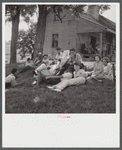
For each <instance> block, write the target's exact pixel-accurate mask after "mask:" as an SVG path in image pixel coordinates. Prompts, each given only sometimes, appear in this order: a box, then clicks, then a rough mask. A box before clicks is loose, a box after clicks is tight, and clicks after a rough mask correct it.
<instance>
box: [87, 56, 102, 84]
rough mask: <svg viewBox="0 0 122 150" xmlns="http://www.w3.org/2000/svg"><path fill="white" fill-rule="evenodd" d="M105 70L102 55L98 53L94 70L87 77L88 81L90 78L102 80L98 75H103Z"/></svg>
mask: <svg viewBox="0 0 122 150" xmlns="http://www.w3.org/2000/svg"><path fill="white" fill-rule="evenodd" d="M103 71H104V69H103V63H102V61H101V56H100V55H99V54H96V55H95V62H94V66H93V71H92V72H91V73H88V74H89V75H90V76H89V77H87V81H88V80H90V79H95V80H97V81H99V82H101V80H98V79H97V77H99V76H101V75H102V73H103Z"/></svg>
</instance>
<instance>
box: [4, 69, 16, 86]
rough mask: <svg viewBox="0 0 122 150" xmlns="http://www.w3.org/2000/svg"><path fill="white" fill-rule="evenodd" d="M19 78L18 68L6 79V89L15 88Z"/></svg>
mask: <svg viewBox="0 0 122 150" xmlns="http://www.w3.org/2000/svg"><path fill="white" fill-rule="evenodd" d="M18 76H19V71H18V69H16V68H13V69H12V70H11V74H10V75H8V76H7V77H6V78H5V88H9V87H14V86H16V85H18V84H17V82H16V79H17V78H18Z"/></svg>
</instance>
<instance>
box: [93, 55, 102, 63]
mask: <svg viewBox="0 0 122 150" xmlns="http://www.w3.org/2000/svg"><path fill="white" fill-rule="evenodd" d="M94 59H95V61H96V62H99V61H100V60H101V56H100V55H99V54H96V55H95V57H94Z"/></svg>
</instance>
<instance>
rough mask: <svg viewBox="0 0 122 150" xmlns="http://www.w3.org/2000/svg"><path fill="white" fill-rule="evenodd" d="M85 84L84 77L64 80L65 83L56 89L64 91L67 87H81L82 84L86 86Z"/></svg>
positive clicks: (61, 83)
mask: <svg viewBox="0 0 122 150" xmlns="http://www.w3.org/2000/svg"><path fill="white" fill-rule="evenodd" d="M85 82H86V79H85V78H84V77H78V78H73V79H68V80H64V81H62V82H60V83H59V84H58V85H56V87H55V88H56V89H59V90H61V91H62V90H63V89H64V88H66V87H67V86H71V85H81V84H85Z"/></svg>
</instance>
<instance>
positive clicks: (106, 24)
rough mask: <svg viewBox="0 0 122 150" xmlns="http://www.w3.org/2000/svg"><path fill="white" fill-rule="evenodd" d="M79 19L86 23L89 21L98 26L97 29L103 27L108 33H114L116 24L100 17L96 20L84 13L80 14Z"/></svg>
mask: <svg viewBox="0 0 122 150" xmlns="http://www.w3.org/2000/svg"><path fill="white" fill-rule="evenodd" d="M80 17H81V18H83V19H85V20H87V21H90V22H92V23H94V24H97V25H99V27H103V28H105V29H106V30H108V31H110V32H113V33H115V31H116V23H114V22H112V21H111V20H109V19H107V18H105V17H103V16H102V15H99V20H96V19H95V18H93V17H92V16H90V15H88V14H86V13H83V14H81V15H80Z"/></svg>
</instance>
